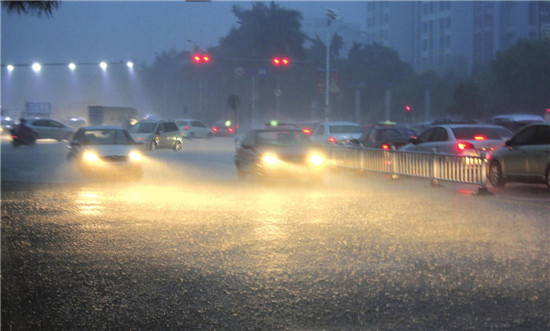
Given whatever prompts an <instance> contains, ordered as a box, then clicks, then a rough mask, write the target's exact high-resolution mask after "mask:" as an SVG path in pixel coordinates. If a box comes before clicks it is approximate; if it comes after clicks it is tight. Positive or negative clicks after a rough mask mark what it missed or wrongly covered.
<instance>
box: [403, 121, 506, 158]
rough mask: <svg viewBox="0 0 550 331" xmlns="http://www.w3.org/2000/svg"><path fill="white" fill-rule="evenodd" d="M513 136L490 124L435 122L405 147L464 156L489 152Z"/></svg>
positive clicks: (409, 150)
mask: <svg viewBox="0 0 550 331" xmlns="http://www.w3.org/2000/svg"><path fill="white" fill-rule="evenodd" d="M511 136H512V132H510V130H508V129H506V128H504V127H502V126H498V125H488V124H441V125H433V126H431V127H430V128H428V129H426V130H425V131H424V132H422V133H421V134H420V135H419V136H418V138H417V139H414V138H413V139H411V140H410V143H408V144H407V145H405V146H403V147H401V150H402V151H407V152H426V153H437V154H452V155H461V156H480V155H481V153H482V152H484V153H485V154H489V153H491V152H492V151H494V150H496V149H498V148H500V147H502V146H504V142H505V141H506V140H507V139H509V138H510V137H511Z"/></svg>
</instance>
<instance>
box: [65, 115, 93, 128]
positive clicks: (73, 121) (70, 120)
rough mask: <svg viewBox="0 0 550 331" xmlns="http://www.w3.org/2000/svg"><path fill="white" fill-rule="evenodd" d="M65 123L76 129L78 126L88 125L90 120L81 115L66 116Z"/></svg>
mask: <svg viewBox="0 0 550 331" xmlns="http://www.w3.org/2000/svg"><path fill="white" fill-rule="evenodd" d="M65 124H66V125H67V126H69V127H71V128H73V129H75V130H76V129H78V128H81V127H83V126H86V125H88V122H87V121H86V120H85V119H83V118H81V117H76V116H67V117H65Z"/></svg>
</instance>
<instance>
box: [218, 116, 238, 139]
mask: <svg viewBox="0 0 550 331" xmlns="http://www.w3.org/2000/svg"><path fill="white" fill-rule="evenodd" d="M237 128H238V127H236V126H235V125H233V123H232V122H231V121H230V120H226V121H217V122H216V123H214V125H213V126H212V133H213V134H214V136H217V137H231V136H233V135H234V134H235V131H237Z"/></svg>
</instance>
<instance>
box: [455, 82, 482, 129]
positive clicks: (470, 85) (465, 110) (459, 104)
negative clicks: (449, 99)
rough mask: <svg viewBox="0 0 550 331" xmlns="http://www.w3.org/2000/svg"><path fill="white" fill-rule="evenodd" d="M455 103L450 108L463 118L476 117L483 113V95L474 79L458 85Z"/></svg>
mask: <svg viewBox="0 0 550 331" xmlns="http://www.w3.org/2000/svg"><path fill="white" fill-rule="evenodd" d="M453 101H454V103H453V105H452V106H451V108H450V110H451V113H452V114H454V115H458V116H460V117H462V118H471V119H475V118H478V117H479V114H483V96H482V95H481V92H480V89H479V87H478V86H477V84H476V83H475V82H473V81H472V80H468V81H462V82H460V83H458V85H456V87H455V89H454V93H453Z"/></svg>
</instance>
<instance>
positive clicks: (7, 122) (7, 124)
mask: <svg viewBox="0 0 550 331" xmlns="http://www.w3.org/2000/svg"><path fill="white" fill-rule="evenodd" d="M14 127H15V121H14V120H12V119H11V118H10V117H8V116H2V128H1V130H2V134H10V130H11V129H13V128H14Z"/></svg>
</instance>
